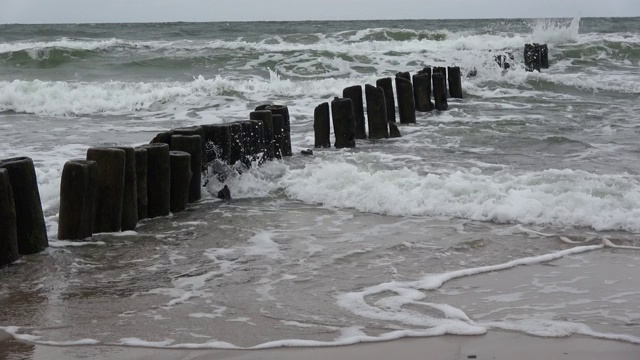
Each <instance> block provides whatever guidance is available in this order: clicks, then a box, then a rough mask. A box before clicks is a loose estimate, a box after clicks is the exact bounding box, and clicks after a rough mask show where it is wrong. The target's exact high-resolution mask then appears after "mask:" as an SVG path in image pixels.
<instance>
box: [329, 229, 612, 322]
mask: <svg viewBox="0 0 640 360" xmlns="http://www.w3.org/2000/svg"><path fill="white" fill-rule="evenodd" d="M608 246H609V245H607V242H605V241H603V243H602V244H599V245H587V246H576V247H572V248H569V249H565V250H561V251H557V252H553V253H550V254H544V255H538V256H530V257H525V258H521V259H516V260H511V261H508V262H506V263H502V264H496V265H487V266H480V267H475V268H468V269H460V270H454V271H450V272H446V273H440V274H429V275H426V276H424V277H423V278H422V279H420V280H415V281H405V282H397V281H392V282H387V283H382V284H379V285H375V286H371V287H368V288H365V289H363V290H360V291H356V292H350V293H346V294H342V295H339V296H338V298H337V303H338V306H340V307H342V308H344V309H346V310H349V311H351V312H353V313H354V314H356V315H359V316H362V317H366V318H370V319H376V320H392V321H398V320H399V316H400V315H399V314H398V313H390V312H385V311H380V309H379V308H377V307H374V306H371V305H369V304H368V303H367V301H366V300H365V298H366V297H367V296H372V295H377V294H381V293H384V292H391V293H396V294H398V296H400V297H405V298H404V299H398V300H397V301H396V302H395V303H394V304H393V307H394V308H395V309H400V307H401V306H402V305H404V304H409V303H415V302H416V301H419V300H422V299H424V298H425V297H426V294H425V293H424V290H435V289H438V288H440V287H441V286H442V285H444V284H445V283H446V282H448V281H451V280H454V279H457V278H461V277H466V276H473V275H480V274H484V273H488V272H494V271H501V270H507V269H511V268H514V267H516V266H520V265H535V264H540V263H545V262H549V261H553V260H557V259H560V258H563V257H565V256H568V255H573V254H579V253H584V252H590V251H595V250H601V249H604V248H605V247H608ZM467 319H468V318H467Z"/></svg>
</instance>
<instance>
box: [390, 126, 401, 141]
mask: <svg viewBox="0 0 640 360" xmlns="http://www.w3.org/2000/svg"><path fill="white" fill-rule="evenodd" d="M389 137H391V138H399V137H402V135H401V134H400V129H398V124H396V123H389Z"/></svg>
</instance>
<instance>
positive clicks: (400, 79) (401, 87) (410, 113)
mask: <svg viewBox="0 0 640 360" xmlns="http://www.w3.org/2000/svg"><path fill="white" fill-rule="evenodd" d="M409 76H410V75H409V73H408V72H407V73H398V74H396V92H397V93H398V113H399V114H400V123H401V124H415V123H416V104H415V100H414V99H413V85H411V80H407V77H409Z"/></svg>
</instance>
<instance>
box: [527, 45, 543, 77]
mask: <svg viewBox="0 0 640 360" xmlns="http://www.w3.org/2000/svg"><path fill="white" fill-rule="evenodd" d="M524 66H525V70H526V71H534V70H537V71H538V72H540V68H541V67H542V59H541V58H540V47H539V46H538V44H526V45H525V46H524Z"/></svg>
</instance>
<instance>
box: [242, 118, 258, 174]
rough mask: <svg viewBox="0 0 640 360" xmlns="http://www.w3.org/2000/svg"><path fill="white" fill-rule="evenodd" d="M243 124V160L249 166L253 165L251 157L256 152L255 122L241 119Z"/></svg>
mask: <svg viewBox="0 0 640 360" xmlns="http://www.w3.org/2000/svg"><path fill="white" fill-rule="evenodd" d="M240 124H241V125H242V147H243V148H244V158H243V159H242V162H243V163H244V164H245V165H247V167H251V158H252V157H253V155H254V154H255V152H256V149H255V147H254V143H255V141H254V139H255V137H254V136H253V124H252V123H251V121H248V120H247V121H241V122H240Z"/></svg>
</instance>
